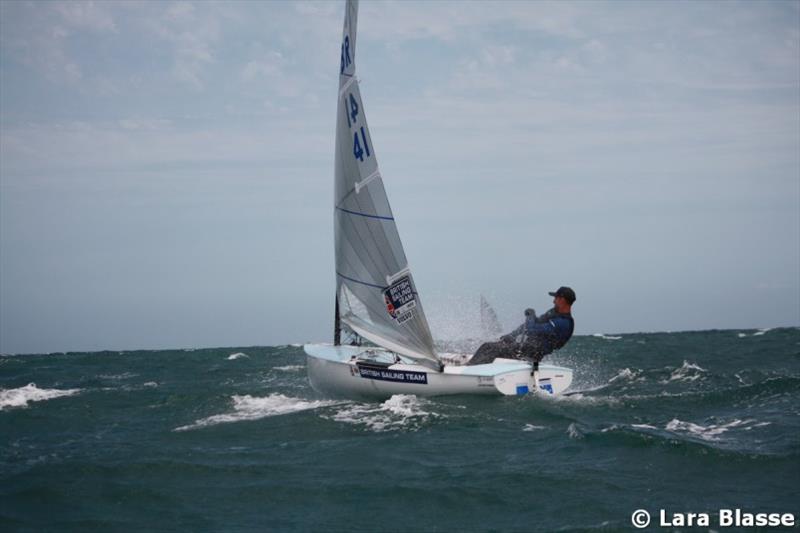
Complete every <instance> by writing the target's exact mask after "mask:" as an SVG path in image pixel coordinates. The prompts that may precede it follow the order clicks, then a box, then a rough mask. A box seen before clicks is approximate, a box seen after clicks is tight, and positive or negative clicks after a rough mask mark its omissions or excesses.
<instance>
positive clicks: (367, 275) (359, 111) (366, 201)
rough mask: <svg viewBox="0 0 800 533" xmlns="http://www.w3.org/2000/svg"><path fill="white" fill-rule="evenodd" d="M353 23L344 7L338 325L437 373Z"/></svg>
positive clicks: (353, 15)
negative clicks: (373, 132) (374, 128)
mask: <svg viewBox="0 0 800 533" xmlns="http://www.w3.org/2000/svg"><path fill="white" fill-rule="evenodd" d="M357 19H358V2H357V0H348V2H347V6H346V10H345V19H344V31H343V36H342V50H341V66H340V70H339V102H338V106H337V112H336V185H335V192H334V202H335V203H334V232H335V239H336V297H337V309H338V312H339V319H340V320H341V322H342V323H343V324H344V325H346V326H347V327H349V328H350V329H352V330H353V331H354V332H356V333H357V334H359V335H361V336H362V337H364V338H366V339H367V340H369V341H371V342H374V343H375V344H378V345H379V346H383V347H384V348H387V349H389V350H392V351H395V352H397V353H400V354H403V355H406V356H408V357H411V358H413V359H415V360H417V362H419V363H421V364H425V365H427V366H430V367H431V368H438V367H439V359H438V357H437V355H436V351H435V349H434V346H433V338H432V336H431V331H430V328H429V327H428V321H427V320H426V319H425V313H424V312H423V311H422V304H421V302H420V299H419V294H418V293H417V289H416V286H415V285H414V279H413V277H412V276H411V271H410V270H409V268H408V262H407V261H406V256H405V253H404V252H403V244H402V243H401V242H400V235H399V233H398V232H397V226H396V225H395V219H394V215H393V214H392V209H391V207H390V206H389V199H388V198H387V197H386V190H385V189H384V187H383V180H382V178H381V174H380V171H379V170H378V161H377V159H376V156H375V147H374V146H373V144H372V138H371V137H370V134H369V127H368V126H367V117H366V114H365V112H364V103H363V102H362V100H361V92H360V90H359V86H358V80H357V79H356V77H355V71H356V65H355V55H356V25H357Z"/></svg>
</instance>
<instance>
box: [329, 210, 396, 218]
mask: <svg viewBox="0 0 800 533" xmlns="http://www.w3.org/2000/svg"><path fill="white" fill-rule="evenodd" d="M336 209H338V210H339V211H344V212H345V213H349V214H351V215H358V216H361V217H367V218H377V219H380V220H392V221H393V220H394V217H384V216H381V215H368V214H367V213H359V212H358V211H351V210H349V209H345V208H344V207H337V208H336Z"/></svg>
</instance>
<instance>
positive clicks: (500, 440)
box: [0, 328, 800, 532]
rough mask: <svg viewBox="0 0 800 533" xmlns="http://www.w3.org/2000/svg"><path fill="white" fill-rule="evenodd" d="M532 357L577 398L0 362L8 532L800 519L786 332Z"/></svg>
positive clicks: (793, 364) (202, 360)
mask: <svg viewBox="0 0 800 533" xmlns="http://www.w3.org/2000/svg"><path fill="white" fill-rule="evenodd" d="M546 361H547V362H551V363H556V364H560V365H564V366H569V367H571V368H573V369H574V370H575V381H574V382H573V385H572V388H571V390H573V391H577V394H573V395H571V396H568V397H561V398H557V399H544V398H537V397H531V396H526V397H496V398H494V397H471V396H452V397H441V398H429V399H424V398H419V397H415V396H394V397H392V398H390V399H389V400H387V401H384V402H374V403H370V402H359V401H349V400H341V399H336V398H329V397H324V396H322V395H319V394H317V393H316V392H315V391H314V390H313V389H311V387H310V386H309V384H308V380H307V377H306V368H305V357H304V354H303V349H302V347H301V346H294V345H292V346H273V347H246V348H243V347H236V348H214V349H194V350H160V351H123V352H108V351H107V352H94V353H56V354H47V355H8V356H3V357H0V530H2V531H37V532H38V531H104V532H105V531H442V532H449V531H585V530H596V531H616V530H632V529H633V526H632V522H631V515H632V513H633V512H634V511H636V510H639V509H641V510H645V511H648V512H649V513H650V515H651V516H652V520H653V522H651V528H653V527H654V525H655V526H658V525H659V524H658V521H659V515H660V513H661V510H664V512H665V513H666V515H667V516H668V517H671V516H673V513H698V514H707V515H709V516H710V522H711V525H710V526H708V527H702V528H701V529H703V530H720V529H721V528H719V527H715V524H716V523H717V522H718V520H719V517H720V511H721V510H735V509H739V510H741V511H742V512H747V513H793V514H794V515H795V516H797V517H800V483H799V482H798V481H799V480H800V328H778V329H770V330H724V331H702V332H683V333H648V334H622V335H596V336H584V337H576V338H574V339H573V340H572V341H571V342H570V343H569V344H568V345H567V347H565V348H564V349H563V350H561V351H560V352H558V353H556V354H554V355H553V356H550V357H549V358H548V359H546ZM670 523H671V524H672V525H671V526H669V527H668V529H685V528H681V527H678V526H676V525H675V522H674V520H672V521H671V522H670ZM735 529H736V528H725V530H735Z"/></svg>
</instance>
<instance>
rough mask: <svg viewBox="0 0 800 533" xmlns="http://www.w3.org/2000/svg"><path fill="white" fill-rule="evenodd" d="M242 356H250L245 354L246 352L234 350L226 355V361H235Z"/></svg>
mask: <svg viewBox="0 0 800 533" xmlns="http://www.w3.org/2000/svg"><path fill="white" fill-rule="evenodd" d="M244 357H247V358H249V357H250V356H249V355H247V354H246V353H242V352H236V353H232V354H230V355H229V356H228V361H235V360H236V359H242V358H244Z"/></svg>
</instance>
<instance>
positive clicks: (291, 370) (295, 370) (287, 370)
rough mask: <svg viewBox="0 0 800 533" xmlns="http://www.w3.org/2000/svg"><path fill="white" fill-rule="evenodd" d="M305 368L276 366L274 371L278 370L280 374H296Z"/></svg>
mask: <svg viewBox="0 0 800 533" xmlns="http://www.w3.org/2000/svg"><path fill="white" fill-rule="evenodd" d="M304 368H305V365H286V366H276V367H275V368H274V369H275V370H280V371H282V372H297V371H298V370H302V369H304Z"/></svg>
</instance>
